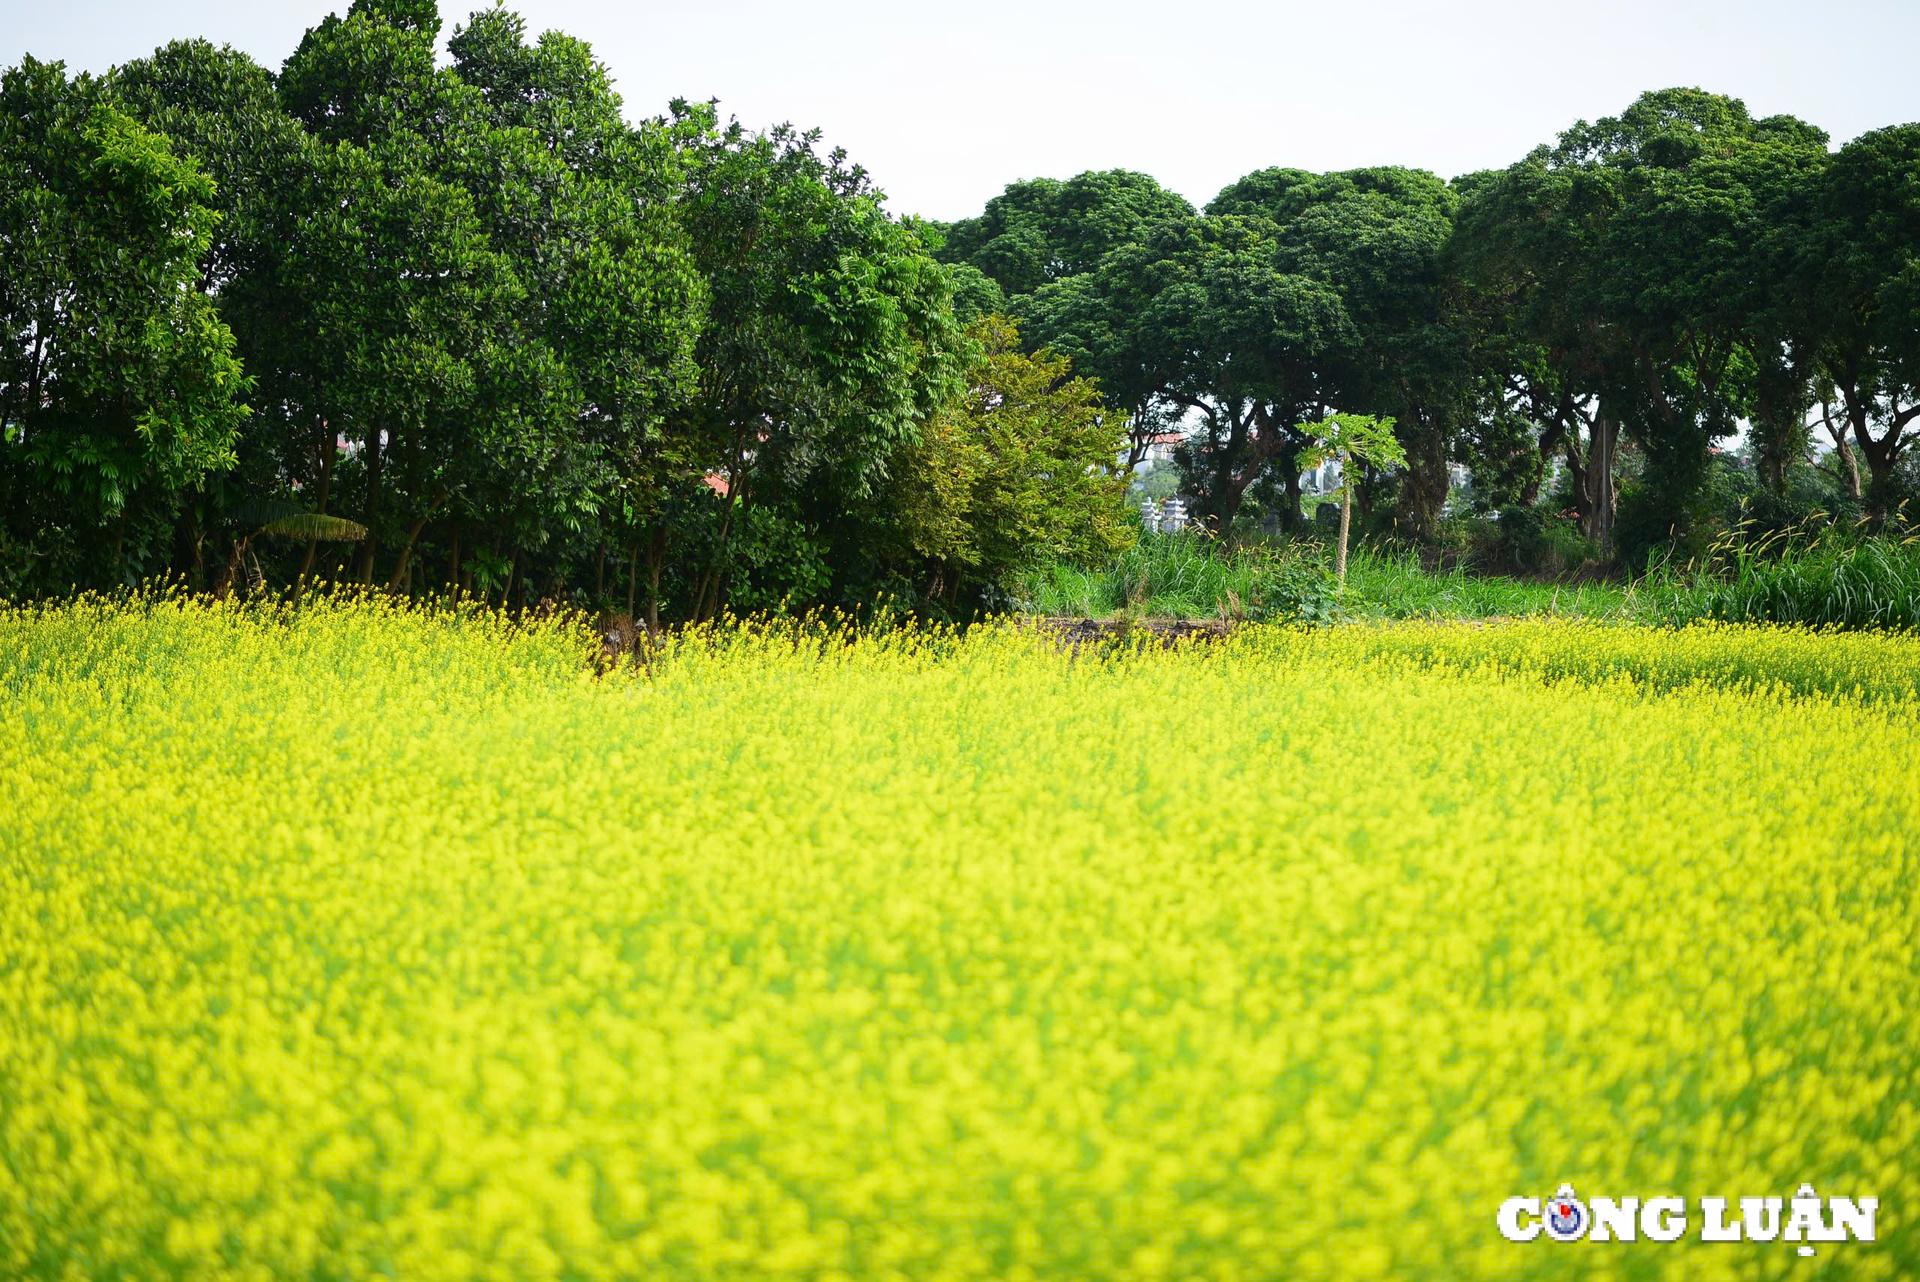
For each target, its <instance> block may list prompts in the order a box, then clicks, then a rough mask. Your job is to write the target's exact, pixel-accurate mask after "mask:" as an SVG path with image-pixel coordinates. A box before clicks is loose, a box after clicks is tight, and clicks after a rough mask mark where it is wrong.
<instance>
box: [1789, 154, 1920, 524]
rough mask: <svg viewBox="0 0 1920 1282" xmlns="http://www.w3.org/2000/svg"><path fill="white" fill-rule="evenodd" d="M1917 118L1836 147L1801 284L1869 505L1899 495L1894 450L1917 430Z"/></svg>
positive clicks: (1881, 506)
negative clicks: (1861, 467)
mask: <svg viewBox="0 0 1920 1282" xmlns="http://www.w3.org/2000/svg"><path fill="white" fill-rule="evenodd" d="M1916 173H1920V124H1915V125H1901V126H1898V127H1896V128H1892V129H1881V130H1876V131H1874V132H1872V133H1868V134H1863V135H1861V136H1860V137H1859V138H1856V139H1854V140H1853V141H1852V142H1850V143H1848V144H1847V145H1846V146H1844V147H1842V148H1841V149H1840V152H1839V154H1838V155H1836V156H1835V157H1834V158H1833V161H1832V163H1831V165H1829V166H1828V167H1827V169H1826V172H1825V174H1824V175H1823V181H1822V183H1821V189H1820V192H1819V194H1818V198H1817V199H1818V213H1817V216H1816V220H1815V227H1816V230H1815V233H1814V235H1813V236H1812V237H1811V238H1810V239H1811V242H1812V244H1813V246H1814V251H1813V252H1812V253H1811V254H1810V255H1809V257H1808V261H1807V264H1806V273H1807V277H1808V280H1809V285H1810V287H1809V288H1807V289H1806V290H1804V291H1803V295H1802V296H1803V297H1804V298H1805V299H1806V301H1807V303H1808V306H1809V307H1810V308H1812V309H1814V317H1815V320H1814V324H1815V326H1816V329H1817V340H1816V341H1817V344H1818V355H1817V360H1818V365H1819V369H1820V374H1821V378H1822V382H1823V383H1826V384H1830V385H1831V386H1832V388H1833V390H1834V393H1835V395H1836V398H1837V400H1838V401H1839V407H1838V408H1839V412H1840V414H1841V415H1842V417H1843V421H1844V423H1845V426H1846V430H1847V431H1848V432H1849V433H1850V434H1851V437H1852V440H1851V444H1852V446H1853V447H1854V449H1855V450H1856V451H1857V454H1858V457H1860V458H1863V459H1865V460H1866V463H1867V470H1868V475H1869V480H1868V484H1867V487H1866V498H1867V500H1868V506H1869V510H1870V511H1872V512H1874V513H1875V514H1876V515H1884V514H1885V513H1886V512H1887V511H1889V510H1890V508H1891V507H1892V505H1893V504H1894V502H1896V501H1897V499H1898V498H1899V495H1898V493H1897V490H1898V486H1897V485H1896V477H1897V475H1898V469H1899V465H1900V461H1901V458H1902V456H1903V454H1904V453H1905V451H1906V450H1907V448H1908V447H1909V446H1910V445H1911V444H1912V442H1913V441H1914V440H1915V439H1916V438H1917V437H1920V426H1916V424H1920V183H1916V181H1915V178H1914V175H1915V174H1916Z"/></svg>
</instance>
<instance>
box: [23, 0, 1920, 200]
mask: <svg viewBox="0 0 1920 1282" xmlns="http://www.w3.org/2000/svg"><path fill="white" fill-rule="evenodd" d="M346 4H347V0H181V2H179V3H172V4H168V3H156V2H155V0H32V2H31V3H24V2H22V0H0V63H3V64H5V65H9V66H10V65H12V64H14V63H16V62H18V61H19V59H20V55H21V54H23V53H32V54H34V55H35V56H36V57H40V58H47V59H54V58H57V59H63V60H65V61H66V62H67V64H68V65H69V67H70V68H75V69H79V68H85V69H88V70H104V69H105V68H106V67H108V66H110V65H112V64H114V63H116V62H121V61H124V60H126V59H128V58H131V57H137V56H139V55H141V54H144V53H146V52H148V51H150V50H151V49H152V48H153V47H154V46H155V45H157V44H159V43H161V42H162V41H164V40H167V39H170V38H173V37H176V36H205V37H207V38H209V39H211V40H213V41H215V42H216V43H224V44H232V45H234V46H236V47H238V48H241V49H244V50H246V51H248V52H249V53H251V54H253V55H254V56H255V57H256V58H257V59H259V60H260V61H261V62H262V63H264V64H265V65H267V66H268V67H271V68H274V69H278V67H279V65H280V63H281V61H282V60H283V59H284V58H285V57H286V55H287V54H288V53H289V52H290V51H291V50H292V49H293V47H294V45H295V44H296V43H297V42H298V41H299V38H300V35H301V32H302V31H304V30H305V29H306V27H308V26H309V25H311V24H312V23H313V22H315V21H317V20H318V19H319V18H320V17H322V16H323V15H325V14H326V13H328V12H330V11H332V10H334V9H336V8H337V9H345V8H346ZM472 7H474V6H473V5H472V4H471V3H467V2H465V0H443V2H442V5H441V12H442V15H443V17H445V18H446V19H447V22H448V29H449V30H450V29H451V27H452V25H453V23H454V22H456V21H457V20H459V19H461V18H464V16H465V14H466V13H467V12H468V11H469V10H470V9H471V8H472ZM518 7H519V8H520V9H521V11H522V12H523V13H525V14H526V15H527V17H528V20H529V24H530V25H531V26H532V27H533V28H534V29H535V30H536V31H538V30H544V29H547V28H550V27H558V28H560V29H562V30H565V31H567V32H570V33H572V34H574V35H577V36H580V37H583V38H585V39H586V40H588V41H590V42H591V43H592V44H593V46H594V49H595V51H596V52H597V53H598V55H599V56H600V58H601V59H602V61H604V62H606V63H607V64H608V66H609V67H611V68H612V71H613V74H614V76H615V78H616V80H617V82H618V84H619V87H620V90H621V93H622V94H623V95H624V97H625V98H626V101H627V106H628V111H629V114H630V115H653V114H656V113H658V112H659V111H660V110H661V108H662V106H663V104H664V103H665V102H666V101H667V100H668V99H669V98H672V97H674V96H675V95H684V96H686V97H690V98H709V97H718V98H720V99H721V103H722V107H723V109H725V110H730V111H732V112H733V113H734V114H736V115H738V116H739V117H740V118H741V119H742V120H743V121H745V122H747V123H748V124H751V125H756V126H763V125H768V124H772V123H775V122H777V121H781V120H791V121H793V122H794V123H795V124H800V125H818V126H820V127H821V128H822V129H823V130H824V131H825V133H826V136H827V139H828V140H829V141H830V142H832V143H837V144H839V145H842V146H844V147H846V148H847V150H848V151H849V152H850V153H851V154H852V156H853V158H854V159H855V160H857V161H860V162H861V163H863V164H865V165H866V166H867V168H868V169H869V170H871V171H872V172H873V174H874V176H875V178H876V179H877V181H878V182H879V184H880V186H881V187H882V188H884V189H885V190H886V191H887V192H888V193H889V195H890V197H891V202H890V203H891V205H892V206H893V208H895V209H896V210H899V211H901V212H913V213H920V214H925V215H928V216H930V217H935V218H954V217H961V216H965V215H967V214H971V213H975V212H977V211H978V210H979V208H980V206H981V205H982V204H983V203H984V202H985V201H986V199H987V198H988V197H989V196H991V195H993V194H994V193H995V192H997V191H999V190H1000V188H1001V187H1003V186H1005V185H1006V183H1007V182H1009V181H1010V180H1012V179H1015V178H1028V177H1036V176H1042V175H1046V176H1056V177H1066V176H1068V175H1071V174H1074V173H1078V172H1079V171H1080V170H1083V169H1096V168H1109V167H1115V166H1120V167H1125V168H1130V169H1139V170H1144V171H1146V172H1147V173H1150V174H1153V175H1154V176H1155V177H1156V178H1158V179H1160V181H1161V182H1163V183H1165V184H1166V185H1168V186H1169V187H1172V188H1173V189H1175V190H1176V191H1179V192H1181V193H1182V194H1184V195H1185V196H1187V197H1188V198H1189V199H1190V200H1192V201H1194V202H1195V203H1196V204H1203V203H1205V202H1206V201H1207V200H1208V199H1209V198H1211V197H1212V195H1213V194H1214V193H1215V192H1216V191H1218V190H1219V189H1220V188H1221V187H1222V186H1224V185H1225V184H1226V183H1228V182H1230V181H1232V180H1233V179H1234V178H1236V177H1238V176H1240V175H1241V174H1243V173H1246V172H1248V171H1249V170H1252V169H1257V168H1261V167H1263V166H1266V165H1276V164H1284V165H1293V166H1298V167H1301V168H1306V169H1335V168H1348V167H1352V166H1356V165H1366V164H1383V163H1399V164H1409V165H1420V166H1424V167H1426V168H1428V169H1432V170H1435V171H1437V172H1439V173H1440V174H1442V175H1444V176H1449V177H1450V176H1452V175H1455V174H1459V173H1463V172H1466V171H1468V170H1473V169H1483V168H1488V167H1491V166H1495V165H1502V164H1506V163H1508V162H1509V161H1512V160H1515V159H1517V158H1519V157H1520V156H1521V155H1523V154H1524V153H1525V152H1526V151H1527V150H1528V149H1529V148H1530V147H1532V146H1533V145H1535V144H1536V143H1540V142H1545V141H1548V140H1549V139H1551V138H1552V136H1553V135H1554V134H1555V133H1556V132H1557V131H1559V130H1560V129H1562V128H1564V127H1565V126H1566V125H1568V124H1570V123H1572V122H1573V121H1574V120H1576V119H1579V118H1582V117H1586V118H1592V117H1595V116H1602V115H1609V114H1612V113H1614V112H1617V111H1618V110H1620V109H1621V108H1623V107H1625V106H1626V105H1627V104H1628V103H1629V102H1630V101H1632V99H1633V98H1634V96H1635V95H1636V94H1638V93H1639V92H1640V91H1641V90H1644V89H1653V88H1661V87H1665V86H1669V85H1699V86H1701V87H1702V88H1706V89H1711V90H1714V91H1716V92H1720V93H1728V94H1732V95H1734V96H1736V97H1740V98H1743V99H1745V100H1746V102H1747V105H1748V107H1749V108H1751V109H1752V110H1753V111H1754V113H1755V114H1757V115H1770V114H1773V113H1776V112H1788V113H1791V114H1794V115H1797V116H1801V117H1803V118H1804V119H1807V120H1809V121H1812V122H1813V123H1814V124H1816V125H1819V126H1820V127H1821V128H1823V129H1825V130H1827V132H1828V133H1829V134H1831V135H1832V136H1833V138H1834V140H1835V142H1836V143H1838V142H1844V141H1845V140H1846V139H1848V138H1851V137H1853V136H1855V135H1856V134H1859V133H1862V132H1864V131H1865V130H1868V129H1873V128H1877V127H1879V126H1881V125H1888V124H1896V123H1901V122H1905V121H1911V120H1916V119H1920V64H1916V60H1915V59H1916V51H1920V0H1828V2H1827V3H1811V2H1806V0H1802V2H1793V0H1751V2H1747V3H1741V2H1738V0H1625V2H1622V3H1606V2H1605V0H1586V2H1584V3H1579V4H1556V3H1551V2H1549V0H1458V2H1457V3H1453V4H1426V3H1417V2H1416V0H1382V2H1379V3H1366V2H1363V0H1352V2H1349V3H1345V4H1342V3H1340V0H1314V2H1313V3H1294V2H1292V0H1279V2H1275V3H1267V4H1260V3H1233V2H1231V0H1167V2H1163V3H1157V4H1146V3H1138V2H1137V0H1109V2H1107V3H1085V4H1060V3H1049V2H1048V0H1024V2H1022V0H969V2H968V3H963V4H955V3H944V4H935V5H915V4H913V3H911V0H884V2H883V0H836V2H835V3H812V4H807V3H793V2H791V0H788V2H785V3H781V2H777V0H739V2H736V3H725V2H721V3H707V4H700V3H697V0H696V3H687V2H686V0H676V2H675V3H672V4H662V3H619V2H617V0H535V2H530V3H524V4H521V5H520V6H518Z"/></svg>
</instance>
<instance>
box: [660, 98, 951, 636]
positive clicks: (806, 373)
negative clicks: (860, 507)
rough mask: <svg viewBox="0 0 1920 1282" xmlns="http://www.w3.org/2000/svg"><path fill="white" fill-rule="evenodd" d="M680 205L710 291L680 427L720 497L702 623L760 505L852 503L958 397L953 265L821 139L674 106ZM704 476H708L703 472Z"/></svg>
mask: <svg viewBox="0 0 1920 1282" xmlns="http://www.w3.org/2000/svg"><path fill="white" fill-rule="evenodd" d="M672 123H673V128H674V130H675V134H676V137H677V138H678V139H679V140H680V144H681V147H682V149H683V155H684V157H685V160H686V164H687V183H686V187H685V189H684V192H683V194H682V196H681V200H680V213H681V216H682V218H683V219H684V220H685V225H686V226H687V228H688V232H689V236H690V238H691V244H692V245H693V247H694V250H695V254H696V257H697V260H698V263H699V266H700V269H701V271H702V274H703V275H704V276H705V277H706V280H707V282H708V287H709V290H710V292H711V299H712V303H711V308H710V311H709V313H708V319H707V323H706V326H705V328H704V329H703V331H702V333H701V336H700V341H699V344H698V346H697V348H696V358H697V361H698V364H699V380H700V381H699V389H698V393H697V395H696V396H695V398H694V399H693V400H692V402H691V403H690V404H689V405H688V406H687V407H686V408H685V409H684V410H682V411H681V412H680V414H679V416H678V417H677V419H676V423H675V427H676V430H677V431H679V432H680V433H682V434H683V435H684V438H685V439H686V440H687V441H689V442H691V443H692V446H693V448H694V449H695V450H696V451H697V456H698V457H699V459H700V461H701V463H702V470H704V471H705V472H707V473H710V474H713V475H715V476H716V477H717V478H718V479H719V481H720V488H721V489H722V491H723V495H724V497H723V498H721V499H720V500H719V502H720V505H721V511H720V515H719V519H718V521H717V523H716V525H715V529H714V532H713V535H712V537H711V541H710V543H709V545H708V547H707V548H705V549H704V553H705V556H704V558H703V561H704V565H703V569H702V572H701V574H700V577H699V582H698V584H697V586H696V588H695V591H694V594H693V597H694V599H693V603H692V606H691V609H692V613H693V614H694V615H695V616H696V617H703V618H704V617H710V616H711V615H713V614H714V613H716V612H717V611H718V610H719V608H720V606H721V605H722V603H723V598H724V585H725V582H726V564H727V555H728V545H729V539H730V538H731V535H732V532H733V530H734V529H735V528H736V525H737V523H738V522H739V521H740V520H741V519H743V518H744V517H745V516H746V514H747V513H748V512H749V511H750V510H751V509H752V508H753V507H754V506H755V505H756V504H760V503H763V502H772V503H775V504H782V503H784V504H787V505H789V506H791V507H793V508H796V509H799V508H804V507H811V508H813V509H814V510H816V511H819V510H820V509H821V506H822V505H825V506H826V509H827V510H828V511H829V512H832V511H846V510H849V509H850V508H851V507H852V506H854V505H856V504H858V503H860V502H863V501H865V500H866V499H868V498H869V497H870V496H871V495H872V494H873V493H874V491H875V487H876V486H877V485H878V484H879V483H880V482H882V481H883V480H884V479H885V477H886V475H887V467H888V460H889V459H890V458H891V457H892V455H893V454H894V452H895V451H896V450H897V449H898V448H899V447H900V446H901V445H903V444H905V443H907V442H909V441H911V440H913V439H914V438H915V436H916V435H917V433H918V431H919V427H920V425H921V424H922V423H924V422H926V421H927V420H928V419H929V418H930V417H931V416H932V415H933V414H934V413H935V412H936V411H937V410H938V409H939V408H941V407H942V406H943V405H945V404H947V403H948V401H949V400H950V399H951V398H952V396H953V395H954V394H955V393H956V391H957V389H958V387H959V380H960V377H961V374H962V371H963V368H964V366H963V358H964V354H965V350H966V344H965V342H964V341H963V338H962V335H961V333H960V329H959V326H958V324H957V323H956V322H955V320H954V317H953V308H952V302H951V297H950V294H949V292H948V291H949V288H950V285H949V280H948V276H947V273H946V271H945V269H943V268H942V267H941V266H940V265H939V264H938V263H936V262H934V261H933V259H932V258H931V257H930V256H929V255H928V254H927V252H926V250H925V248H924V246H923V245H922V244H921V241H920V238H919V234H918V233H917V232H916V231H915V230H914V228H912V227H911V226H909V225H907V224H904V223H901V222H898V221H895V220H894V219H892V218H890V217H888V215H887V213H886V210H885V208H884V205H883V203H882V198H881V195H880V193H878V192H877V191H875V190H874V189H873V187H872V186H871V184H870V183H869V182H868V179H867V175H866V172H865V171H864V170H862V169H860V168H859V167H858V166H855V165H851V164H849V163H848V161H847V159H846V156H845V155H844V154H843V153H841V152H838V151H834V152H831V153H829V154H827V155H825V156H822V155H820V154H819V152H818V150H817V145H818V135H817V133H800V132H797V131H795V130H793V129H791V128H789V127H786V126H782V127H780V128H777V129H774V130H772V131H770V132H767V133H763V134H762V133H752V132H749V131H748V130H746V129H744V128H743V127H741V126H740V124H739V123H738V122H737V121H736V122H731V123H729V124H728V125H726V126H724V127H722V126H720V125H719V123H718V120H717V117H716V114H715V112H714V110H713V108H712V106H711V105H694V104H689V103H685V102H677V103H675V104H674V115H673V122H672ZM696 475H697V474H696Z"/></svg>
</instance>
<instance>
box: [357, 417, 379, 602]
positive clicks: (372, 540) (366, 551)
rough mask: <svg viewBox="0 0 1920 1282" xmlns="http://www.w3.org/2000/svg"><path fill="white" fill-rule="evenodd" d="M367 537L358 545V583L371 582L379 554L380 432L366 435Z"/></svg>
mask: <svg viewBox="0 0 1920 1282" xmlns="http://www.w3.org/2000/svg"><path fill="white" fill-rule="evenodd" d="M366 455H367V522H366V524H367V537H366V538H365V539H364V540H363V541H362V542H361V544H360V581H361V582H362V583H367V584H371V583H372V582H373V563H374V560H375V559H376V558H377V557H378V556H379V554H380V473H381V469H382V462H381V450H380V432H379V430H378V429H375V430H374V431H371V432H369V433H367V443H366Z"/></svg>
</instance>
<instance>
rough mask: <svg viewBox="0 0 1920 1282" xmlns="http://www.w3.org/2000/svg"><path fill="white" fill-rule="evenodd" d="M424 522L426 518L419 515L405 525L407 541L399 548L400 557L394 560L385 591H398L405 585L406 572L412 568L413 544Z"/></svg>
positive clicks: (416, 540) (425, 522) (424, 525)
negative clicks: (409, 523)
mask: <svg viewBox="0 0 1920 1282" xmlns="http://www.w3.org/2000/svg"><path fill="white" fill-rule="evenodd" d="M426 524H427V518H426V517H424V516H420V517H415V518H414V520H413V524H411V525H409V526H408V527H407V541H406V544H405V545H404V546H403V547H401V549H400V559H399V560H398V561H396V562H394V565H393V574H392V575H391V576H390V577H389V578H388V579H387V591H389V592H398V591H399V590H400V589H401V588H402V587H404V586H406V584H407V575H408V572H409V571H410V570H412V569H413V545H414V544H415V543H417V542H419V541H420V531H421V530H422V529H424V528H425V527H426Z"/></svg>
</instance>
